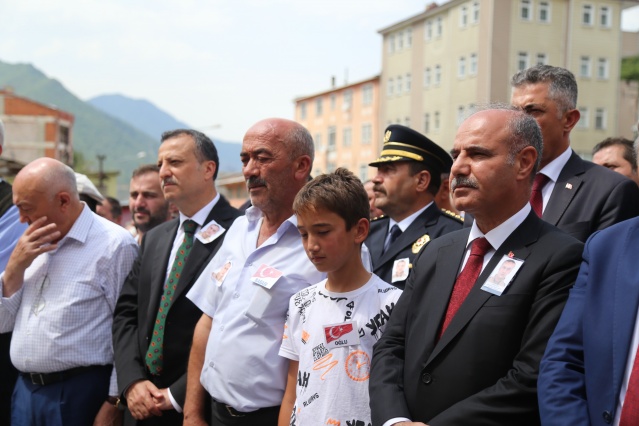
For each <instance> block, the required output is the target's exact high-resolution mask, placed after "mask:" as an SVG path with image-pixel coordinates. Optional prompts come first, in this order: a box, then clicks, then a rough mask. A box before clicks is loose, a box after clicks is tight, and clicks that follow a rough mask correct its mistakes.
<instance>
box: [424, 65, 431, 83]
mask: <svg viewBox="0 0 639 426" xmlns="http://www.w3.org/2000/svg"><path fill="white" fill-rule="evenodd" d="M428 86H430V68H426V69H425V70H424V87H428Z"/></svg>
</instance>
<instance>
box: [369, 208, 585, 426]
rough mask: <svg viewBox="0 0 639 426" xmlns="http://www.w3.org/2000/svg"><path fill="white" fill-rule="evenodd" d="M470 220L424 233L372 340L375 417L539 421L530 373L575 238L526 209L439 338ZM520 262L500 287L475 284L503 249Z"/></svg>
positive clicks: (566, 284) (575, 264) (566, 277)
mask: <svg viewBox="0 0 639 426" xmlns="http://www.w3.org/2000/svg"><path fill="white" fill-rule="evenodd" d="M469 233H470V230H469V229H463V230H461V231H458V232H453V233H450V234H447V235H444V236H442V237H440V238H438V239H436V240H434V241H432V242H431V243H430V244H429V245H428V246H426V248H425V249H424V250H423V251H422V253H421V254H420V255H419V256H418V257H417V259H415V271H414V273H413V275H412V277H410V278H409V279H408V282H407V285H406V289H405V290H404V293H403V294H402V296H401V297H400V299H399V300H398V302H397V305H396V306H395V309H394V310H393V313H392V315H391V318H390V322H389V324H388V325H387V328H386V331H385V332H384V334H383V336H382V337H381V338H380V340H379V342H378V343H377V344H376V345H375V348H374V354H373V360H372V365H371V376H370V404H371V409H372V419H373V424H374V425H382V424H383V423H384V422H385V421H387V420H389V419H391V418H394V417H407V418H409V419H412V420H413V421H422V422H425V423H427V424H429V425H434V426H437V425H461V424H463V425H495V426H497V425H500V426H501V425H538V424H539V414H538V410H537V388H536V384H537V372H538V366H539V361H540V360H541V357H542V355H543V352H544V349H545V347H546V342H547V341H548V338H549V337H550V334H551V333H552V330H553V328H554V326H555V324H556V322H557V320H558V319H559V316H560V314H561V310H562V308H563V306H564V303H565V301H566V298H567V297H568V289H569V288H570V287H571V286H572V284H573V283H574V280H575V278H576V275H577V270H578V268H579V262H580V260H581V251H582V248H583V244H582V243H580V242H579V241H577V240H575V239H574V238H572V237H570V236H568V235H566V234H565V233H563V232H560V231H559V230H557V229H556V228H555V227H554V226H551V225H548V224H547V223H545V222H543V221H542V220H540V219H539V218H538V217H537V216H536V215H535V213H534V212H532V211H531V213H530V214H529V215H528V217H527V218H526V219H525V220H524V222H523V223H522V224H521V225H520V226H519V227H518V228H517V229H516V230H514V231H513V233H512V234H511V235H510V236H509V237H508V238H507V239H506V241H504V243H503V244H502V246H501V247H500V248H499V249H498V250H497V251H496V253H495V254H494V256H493V257H492V259H491V260H490V262H489V263H488V264H487V265H486V267H485V268H484V270H483V271H482V273H481V275H480V276H479V278H478V280H477V282H476V283H475V285H474V287H473V288H472V290H471V292H470V293H469V295H468V297H467V298H466V300H465V301H464V303H463V304H462V306H461V307H460V308H459V311H457V314H456V315H455V317H454V318H453V320H452V321H451V323H450V325H449V326H448V328H447V329H446V331H445V333H444V334H443V336H442V338H441V339H440V340H439V341H438V340H437V334H438V332H439V328H440V326H441V323H442V320H443V318H444V315H445V312H446V308H447V306H448V300H449V298H450V295H451V292H452V289H453V284H454V282H455V280H456V277H457V273H458V271H459V268H460V265H461V263H462V260H463V257H464V252H465V247H466V242H467V238H468V234H469ZM511 251H512V252H513V254H514V257H516V258H519V259H522V260H524V264H523V265H522V267H521V269H520V270H519V272H518V274H517V275H516V276H515V278H514V280H513V282H512V283H511V284H510V285H509V287H508V288H507V289H506V290H505V291H504V293H503V294H502V295H501V296H495V295H492V294H490V293H487V292H485V291H483V290H481V289H480V287H481V286H482V284H483V283H484V281H486V279H487V278H488V277H489V276H490V274H491V273H492V272H493V270H494V269H495V267H496V266H497V264H498V263H499V261H500V260H501V259H502V257H503V256H504V255H507V254H509V253H510V252H511Z"/></svg>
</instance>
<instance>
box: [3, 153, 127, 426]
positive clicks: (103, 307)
mask: <svg viewBox="0 0 639 426" xmlns="http://www.w3.org/2000/svg"><path fill="white" fill-rule="evenodd" d="M13 202H14V204H15V205H16V207H17V208H18V211H19V214H20V221H21V222H25V223H28V224H29V227H28V228H27V230H26V231H25V233H24V234H23V235H22V237H20V239H19V240H18V244H17V245H16V248H15V250H14V251H13V253H12V254H11V257H10V258H9V262H8V264H7V267H6V269H5V271H4V273H3V274H2V275H0V322H1V323H3V324H7V323H10V322H12V321H15V326H14V329H13V339H12V341H11V361H12V363H13V364H14V365H15V366H16V368H17V369H18V370H19V371H20V376H19V378H18V382H17V383H16V387H15V389H14V392H13V399H12V419H11V424H13V425H65V426H67V425H87V424H93V423H94V421H95V422H96V423H97V424H108V423H107V422H112V421H113V420H117V419H118V417H119V418H121V414H119V412H118V411H117V410H116V408H115V407H114V406H113V405H110V404H109V403H108V401H109V396H110V395H111V396H113V397H115V396H116V395H117V394H118V392H117V386H116V381H115V371H113V347H112V343H111V327H112V324H113V310H114V308H115V303H116V300H117V297H118V295H119V292H120V288H121V286H122V283H123V282H124V279H125V278H126V276H127V274H128V273H129V271H130V269H131V266H132V265H133V261H134V260H135V258H136V256H137V251H138V249H137V244H136V243H135V241H134V240H133V237H131V235H130V234H129V233H128V232H127V231H126V230H125V229H124V228H121V227H119V226H117V225H115V224H113V223H111V222H109V221H107V220H106V219H103V218H101V217H99V216H97V215H95V214H93V213H92V212H91V210H89V208H88V207H87V206H86V205H85V204H84V203H82V202H81V201H80V198H79V195H78V191H77V189H76V181H75V175H74V173H73V170H71V168H69V167H68V166H66V165H64V164H62V163H60V162H59V161H57V160H54V159H51V158H41V159H38V160H35V161H33V162H31V163H30V164H28V165H27V166H26V167H24V169H22V170H21V171H20V173H18V175H17V176H16V179H15V181H14V185H13Z"/></svg>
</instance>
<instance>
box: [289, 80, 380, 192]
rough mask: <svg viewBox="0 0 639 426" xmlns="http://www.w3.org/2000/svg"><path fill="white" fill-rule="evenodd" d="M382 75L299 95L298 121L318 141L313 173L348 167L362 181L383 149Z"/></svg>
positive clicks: (369, 172)
mask: <svg viewBox="0 0 639 426" xmlns="http://www.w3.org/2000/svg"><path fill="white" fill-rule="evenodd" d="M379 83H380V79H379V76H375V77H373V78H369V79H366V80H363V81H359V82H357V83H352V84H347V85H344V86H341V87H335V85H334V84H333V87H332V88H331V89H330V90H327V91H324V92H321V93H318V94H315V95H311V96H304V97H300V98H297V99H295V121H297V122H298V123H300V124H302V125H303V126H304V127H306V128H307V129H308V130H309V132H310V133H311V135H312V136H313V141H314V142H315V161H314V163H313V171H312V174H313V176H317V175H318V174H321V173H327V172H332V171H334V170H335V169H336V168H338V167H346V168H347V169H349V170H350V171H352V172H353V173H355V175H357V176H358V177H359V178H360V179H361V180H362V181H366V180H368V179H370V178H372V177H373V176H374V173H375V169H374V168H371V167H369V166H368V163H370V162H371V161H373V160H375V159H376V158H377V155H378V154H379V152H380V146H381V137H380V134H381V131H380V124H379V121H378V120H379V99H380V93H379Z"/></svg>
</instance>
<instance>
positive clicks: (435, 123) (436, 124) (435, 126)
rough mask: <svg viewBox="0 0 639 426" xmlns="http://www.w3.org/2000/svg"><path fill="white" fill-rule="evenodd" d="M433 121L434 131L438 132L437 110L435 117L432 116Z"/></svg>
mask: <svg viewBox="0 0 639 426" xmlns="http://www.w3.org/2000/svg"><path fill="white" fill-rule="evenodd" d="M434 121H435V122H434V123H433V127H434V128H435V131H436V132H438V131H439V111H435V117H434Z"/></svg>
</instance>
